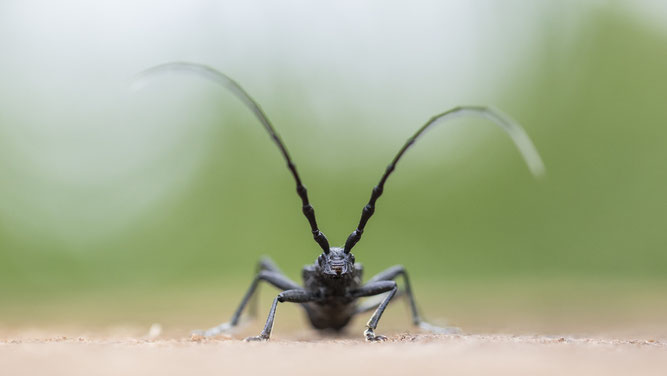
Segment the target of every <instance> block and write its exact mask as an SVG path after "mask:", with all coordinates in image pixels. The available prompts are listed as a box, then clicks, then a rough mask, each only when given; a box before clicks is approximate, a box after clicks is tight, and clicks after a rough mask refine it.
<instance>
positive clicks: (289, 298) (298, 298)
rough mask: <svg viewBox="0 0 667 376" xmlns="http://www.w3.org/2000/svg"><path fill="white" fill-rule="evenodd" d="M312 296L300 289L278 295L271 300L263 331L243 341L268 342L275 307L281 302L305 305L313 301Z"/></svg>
mask: <svg viewBox="0 0 667 376" xmlns="http://www.w3.org/2000/svg"><path fill="white" fill-rule="evenodd" d="M313 298H314V297H313V295H312V294H311V293H310V292H308V291H306V290H304V289H302V288H298V289H293V290H286V291H283V292H281V293H280V294H278V296H276V298H275V299H274V300H273V304H272V305H271V310H269V316H268V317H267V319H266V324H265V325H264V329H263V330H262V332H261V333H260V334H259V335H258V336H254V337H248V338H246V339H245V340H246V341H268V340H269V337H270V336H271V330H272V329H273V320H274V319H275V317H276V307H277V306H278V303H282V302H292V303H307V302H310V301H312V300H313Z"/></svg>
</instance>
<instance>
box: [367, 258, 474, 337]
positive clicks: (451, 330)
mask: <svg viewBox="0 0 667 376" xmlns="http://www.w3.org/2000/svg"><path fill="white" fill-rule="evenodd" d="M399 275H402V276H403V281H405V288H404V291H405V294H406V295H407V297H408V303H409V304H410V311H411V312H412V323H413V324H414V325H416V326H418V327H419V328H421V329H423V330H427V331H429V332H432V333H437V334H456V333H460V332H461V329H459V328H455V327H445V328H441V327H438V326H435V325H432V324H429V323H428V322H426V321H424V320H423V319H422V318H421V315H420V314H419V310H418V309H417V304H416V302H415V296H414V294H413V293H412V288H411V287H410V279H409V278H408V272H407V270H405V267H403V266H402V265H396V266H392V267H391V268H389V269H386V270H385V271H382V272H380V273H378V274H377V275H375V276H374V277H372V278H371V279H370V280H369V281H368V283H369V284H370V283H373V282H377V281H393V280H395V279H396V278H397V277H398V276H399Z"/></svg>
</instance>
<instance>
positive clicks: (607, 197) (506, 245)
mask: <svg viewBox="0 0 667 376" xmlns="http://www.w3.org/2000/svg"><path fill="white" fill-rule="evenodd" d="M543 27H544V30H546V31H545V32H544V38H543V40H542V41H541V43H540V44H539V46H538V50H537V51H534V53H533V55H532V56H530V58H528V59H527V60H526V61H525V63H524V73H525V74H524V76H523V77H522V78H521V79H520V80H516V82H513V83H512V85H511V86H510V88H509V90H507V91H506V93H505V94H504V95H503V98H502V99H500V101H499V103H494V104H496V105H498V107H501V108H502V109H503V110H504V111H506V112H508V113H510V114H511V115H512V116H513V117H514V118H516V119H518V120H519V121H520V122H521V123H522V124H524V126H525V127H526V129H527V131H528V133H529V134H530V135H531V137H532V138H533V140H534V142H535V144H536V146H537V147H538V149H539V150H540V152H541V153H542V157H543V159H544V161H545V164H546V166H547V176H546V179H543V180H541V181H535V180H533V179H532V178H531V176H530V174H529V173H528V171H527V169H526V168H525V166H524V165H523V163H522V161H521V160H520V158H519V155H518V153H517V152H516V151H515V150H514V149H513V146H512V144H511V142H510V141H509V140H508V139H507V138H506V136H505V135H504V134H503V133H502V132H501V131H499V130H498V129H495V128H494V127H493V126H491V125H490V124H486V123H485V122H484V121H478V120H457V121H456V123H452V124H450V125H447V126H444V127H441V128H439V129H435V130H433V131H432V132H429V133H428V135H427V136H426V137H425V138H424V139H423V140H421V141H420V142H419V143H418V144H417V145H416V147H415V148H414V149H412V150H410V151H409V153H408V154H407V155H406V157H405V159H404V160H403V161H401V163H400V165H399V166H398V168H397V170H396V173H395V175H393V176H392V177H391V178H390V180H389V181H388V183H387V186H386V189H385V195H384V196H383V197H382V198H381V199H380V200H379V201H378V206H377V211H376V214H375V216H374V217H373V218H372V219H371V221H370V222H369V225H368V227H367V231H366V233H365V235H364V238H363V240H362V241H361V242H360V243H359V244H358V245H357V247H356V248H355V254H356V255H357V260H359V261H361V262H362V263H364V265H365V266H366V268H367V271H368V272H369V273H372V272H375V271H379V270H380V269H382V268H384V267H387V266H389V265H392V264H397V263H402V264H404V265H406V266H407V267H408V268H409V270H411V271H412V274H413V275H414V276H415V277H416V278H418V280H422V281H425V280H428V281H433V282H435V283H436V284H435V285H436V286H437V282H438V281H445V280H451V279H459V278H460V279H487V278H488V279H503V278H515V277H517V276H525V277H529V278H539V277H541V276H547V275H548V276H554V277H563V278H573V277H575V278H587V277H596V278H598V277H599V278H609V279H617V278H620V279H624V278H625V279H627V278H630V279H644V278H648V279H655V278H664V276H665V271H666V270H667V252H666V246H667V235H666V234H665V231H664V226H665V224H666V223H667V200H665V198H664V196H665V192H667V169H666V168H665V167H664V163H665V161H666V160H667V147H666V146H667V127H665V124H666V122H667V105H666V103H665V99H666V98H667V70H665V67H667V48H666V46H667V34H665V33H661V32H660V31H658V30H655V29H653V28H652V27H650V26H647V25H644V24H643V23H641V22H639V21H638V19H632V20H631V19H629V18H627V17H626V16H625V15H624V14H623V13H622V12H620V11H618V10H617V9H615V8H611V9H604V8H603V9H598V10H597V11H595V12H592V13H591V14H590V15H589V18H588V19H587V20H586V22H585V26H584V27H583V28H581V29H580V30H578V32H577V34H576V36H575V37H574V38H573V41H572V42H571V43H569V44H567V45H566V47H564V46H565V45H564V44H562V43H560V41H561V30H559V29H558V28H556V27H553V26H551V24H549V23H548V22H545V24H544V26H543ZM443 44H446V41H443ZM162 62H163V61H155V63H156V64H157V63H162ZM201 62H204V63H207V62H206V61H201ZM488 64H489V65H492V64H494V61H493V60H489V61H488ZM220 68H223V69H224V67H220ZM395 74H399V75H400V74H409V71H407V72H400V71H397V72H396V73H395ZM387 80H391V77H387ZM330 81H331V82H330V85H331V86H332V87H335V86H336V85H342V84H343V83H341V82H340V81H337V80H336V79H334V78H332V79H331V80H330ZM241 83H242V84H243V82H241ZM273 84H274V85H276V89H275V93H276V95H277V97H276V98H267V97H266V96H264V97H259V96H257V95H255V96H256V97H257V98H256V99H257V100H258V101H259V102H260V103H262V104H263V105H264V107H265V109H266V110H267V113H268V115H269V117H271V118H272V119H273V121H274V122H275V126H276V128H277V129H278V131H279V132H280V133H281V135H282V137H283V139H284V140H285V142H286V143H287V145H288V147H289V148H290V151H291V154H292V156H293V158H294V159H295V161H296V163H297V166H298V167H299V170H300V172H301V174H302V177H303V179H304V182H305V183H306V185H307V186H308V188H309V191H310V197H311V201H312V203H313V205H314V207H315V209H316V213H317V217H318V220H319V222H320V226H321V228H322V230H323V231H324V232H325V234H327V236H328V237H329V239H330V241H331V243H333V244H342V243H343V242H344V240H345V238H346V236H347V235H348V234H349V233H350V232H351V231H352V230H353V229H354V227H355V225H356V222H357V221H358V217H359V215H360V213H361V208H362V207H363V205H364V204H365V201H366V200H367V199H368V197H369V195H370V191H371V188H372V186H373V185H374V184H375V183H376V182H377V180H378V178H379V177H380V175H381V173H382V171H383V169H384V167H385V165H386V164H387V163H388V162H389V161H390V159H391V158H392V157H393V154H394V153H395V152H396V151H398V149H399V148H400V146H401V145H402V143H403V142H404V139H406V138H407V137H408V136H409V135H411V133H412V132H413V131H414V130H416V129H417V128H418V127H419V126H420V125H421V124H422V123H423V122H424V121H425V120H427V118H428V115H430V114H425V117H420V118H414V119H412V120H411V122H410V123H409V124H401V125H400V128H399V130H396V129H393V130H392V131H391V132H388V133H383V134H380V135H378V134H377V133H378V132H383V126H382V124H378V125H377V126H373V127H360V128H359V130H358V131H355V128H354V127H350V126H341V127H340V131H339V130H338V129H337V128H332V129H324V128H323V127H321V126H314V125H313V121H312V119H311V118H309V114H311V112H310V111H312V110H309V109H304V107H303V106H302V105H301V103H302V102H303V99H304V98H302V95H301V94H300V93H299V91H298V88H290V82H281V81H280V80H278V81H277V83H276V82H274V83H273ZM344 84H349V82H344ZM159 87H160V90H170V83H169V81H168V80H167V82H165V83H160V84H159ZM197 87H198V88H201V91H200V93H199V96H198V97H197V98H196V100H201V101H202V102H201V103H202V104H201V106H200V108H199V110H201V112H198V113H190V114H189V115H188V118H187V119H184V121H187V122H191V123H200V124H202V128H197V129H198V130H196V131H197V132H208V134H207V136H206V139H207V140H208V141H207V142H208V144H206V145H201V147H195V148H187V147H183V148H180V149H178V148H176V149H175V150H176V151H175V152H174V153H175V154H174V155H172V156H171V157H170V158H168V159H167V160H162V161H158V162H157V163H155V164H154V166H155V168H156V169H161V170H162V169H164V170H167V171H168V170H169V168H170V166H171V165H173V164H174V163H178V162H177V161H178V160H179V158H180V157H181V155H183V156H185V155H187V154H188V153H194V152H197V150H198V149H203V150H204V152H205V153H206V155H205V158H204V159H203V161H204V162H203V163H202V164H201V165H199V166H198V167H197V168H196V169H195V171H196V174H195V175H194V176H192V177H190V179H191V180H190V181H187V182H184V184H183V185H182V187H183V188H182V189H180V190H179V191H178V192H177V193H174V194H172V195H171V196H169V198H168V200H164V201H162V202H161V203H160V204H159V205H154V206H153V207H152V209H151V210H150V211H149V212H147V214H144V215H143V216H142V217H140V219H139V220H136V221H135V222H134V223H132V225H131V226H129V228H125V229H122V230H120V231H117V232H115V233H114V234H113V236H107V237H104V238H103V240H98V241H93V242H86V243H82V244H83V245H82V244H78V243H77V244H72V243H70V242H68V241H66V239H65V240H63V239H54V238H53V237H48V236H43V235H42V234H40V233H38V232H35V233H34V234H31V236H30V238H29V239H28V240H26V238H25V237H17V236H14V232H15V228H14V227H13V226H14V225H13V224H12V223H11V222H10V221H7V220H5V221H4V222H2V223H0V294H1V295H2V296H5V297H9V296H22V295H25V296H31V295H34V296H39V295H41V294H50V293H54V292H60V291H71V290H74V291H78V290H90V289H98V288H114V289H116V288H117V289H132V288H134V287H135V286H153V287H155V286H163V288H164V289H169V287H170V286H177V285H181V286H182V285H187V284H196V283H202V282H203V281H210V282H211V283H221V281H223V280H226V281H243V283H245V281H247V280H248V278H249V273H250V272H251V271H252V269H253V266H254V262H255V261H256V260H257V258H258V257H259V256H260V255H262V254H269V255H271V256H272V257H273V258H274V259H276V260H277V261H278V263H279V264H280V265H281V266H282V267H283V269H285V270H286V271H287V272H288V274H290V275H291V276H293V277H294V278H298V269H299V268H300V266H301V265H303V264H306V263H310V262H312V261H313V260H314V259H315V257H316V256H317V249H318V247H317V246H316V244H315V243H314V242H313V241H312V239H311V236H310V232H309V229H308V226H307V222H306V220H305V218H303V216H302V215H301V213H300V203H299V200H298V197H297V196H296V194H295V193H294V183H293V181H292V180H291V176H290V175H289V173H288V171H287V169H286V168H285V166H284V162H283V161H282V159H281V158H280V155H279V153H278V151H277V149H276V148H275V146H274V145H273V144H272V143H271V142H270V140H269V138H268V137H267V136H266V134H264V133H263V130H262V129H261V127H260V125H259V124H257V122H256V121H255V120H254V119H253V118H252V117H251V116H250V115H249V114H248V113H247V111H246V110H245V109H244V108H242V107H241V106H240V105H239V104H238V103H237V102H235V101H234V100H233V99H231V98H230V97H229V96H228V95H227V94H226V93H224V92H223V91H222V90H218V89H216V88H211V87H210V86H205V84H199V86H197ZM390 87H391V86H390ZM353 89H354V88H351V89H350V93H349V95H350V96H355V95H356V93H355V91H354V90H353ZM326 90H327V88H322V91H326ZM448 90H451V91H455V90H456V88H450V89H448ZM250 91H251V94H252V90H250ZM202 93H204V94H205V95H204V94H202ZM281 93H287V94H281ZM154 94H155V91H152V90H151V89H148V90H146V91H145V92H142V93H141V94H140V95H139V96H144V97H150V96H151V95H154ZM7 95H8V94H7V93H3V96H7ZM135 95H137V94H135ZM404 95H405V96H406V98H407V97H411V98H413V97H414V96H416V95H419V93H412V92H406V93H404ZM480 98H481V97H480ZM474 99H475V97H474V96H468V97H466V98H465V100H466V101H469V100H474ZM364 100H365V98H364V96H363V95H359V96H358V97H355V98H354V102H356V103H357V106H364ZM170 103H171V102H170ZM170 105H173V104H170ZM346 106H347V103H345V104H344V105H341V107H340V109H339V111H340V114H339V116H338V117H337V119H336V120H337V121H338V122H341V123H344V124H359V123H364V122H368V121H369V119H367V118H365V117H363V118H360V117H356V116H355V109H354V108H348V107H346ZM157 107H158V109H159V104H158V106H157ZM445 109H446V108H436V107H434V108H433V113H436V112H438V111H440V110H445ZM31 110H33V111H39V109H31ZM382 111H385V113H384V114H382V117H380V118H381V119H390V118H391V113H392V112H393V111H399V110H398V109H397V108H392V107H391V106H390V107H387V108H383V109H382ZM388 114H389V115H388ZM378 115H379V116H380V114H378ZM401 120H402V122H403V120H404V118H403V117H401ZM0 121H2V123H3V126H5V127H11V126H12V119H11V118H6V117H2V118H0ZM145 121H150V116H148V115H146V116H145ZM202 129H205V130H202ZM2 142H3V141H0V144H2ZM199 152H201V150H199ZM0 156H1V157H2V158H3V159H5V161H4V162H3V163H2V166H3V170H2V171H0V179H2V180H4V179H6V177H11V176H14V175H12V173H14V172H15V171H12V167H11V166H12V164H11V160H8V159H11V158H12V157H11V154H9V153H8V152H1V151H0ZM10 172H11V173H10ZM144 173H146V172H142V171H139V172H137V174H138V175H137V176H141V175H142V174H144ZM36 181H38V179H36ZM132 184H133V181H132V180H128V181H126V186H125V187H124V189H128V191H129V192H131V191H132ZM61 189H63V188H62V187H55V186H54V187H53V190H54V191H58V190H61ZM47 191H48V190H47ZM82 196H85V192H84V193H82ZM13 199H14V198H13V197H12V196H11V195H7V194H5V195H3V196H2V197H0V202H2V201H4V202H6V203H7V202H9V201H11V200H13ZM35 199H36V200H39V198H35ZM82 199H84V197H82ZM10 207H11V206H10V205H2V206H0V210H3V208H10ZM6 210H9V209H6ZM62 210H67V208H62ZM102 215H103V214H102ZM85 247H92V248H94V250H90V251H86V250H84V249H82V248H85ZM239 285H241V283H239Z"/></svg>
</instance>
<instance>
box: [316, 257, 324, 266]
mask: <svg viewBox="0 0 667 376" xmlns="http://www.w3.org/2000/svg"><path fill="white" fill-rule="evenodd" d="M317 263H318V264H319V265H320V266H322V263H324V260H323V259H322V255H320V256H319V257H318V258H317Z"/></svg>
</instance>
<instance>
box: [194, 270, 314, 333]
mask: <svg viewBox="0 0 667 376" xmlns="http://www.w3.org/2000/svg"><path fill="white" fill-rule="evenodd" d="M270 264H271V265H272V263H270ZM268 265H269V264H267V263H264V262H260V264H259V266H258V269H260V271H259V272H258V273H257V275H256V276H255V278H254V279H253V281H252V283H251V284H250V287H249V288H248V291H247V292H246V294H245V296H244V297H243V299H242V300H241V304H239V306H238V308H237V309H236V311H235V312H234V314H233V315H232V318H231V319H230V320H229V321H228V322H225V323H222V324H220V325H218V326H215V327H213V328H210V329H208V330H204V331H194V332H193V333H194V334H198V335H203V336H205V337H212V336H216V335H218V334H221V333H224V332H226V331H229V330H230V329H232V328H234V327H235V326H237V325H238V323H239V319H240V318H241V314H242V313H243V309H244V308H245V307H246V305H248V302H249V301H250V299H251V298H252V296H253V294H254V293H255V291H256V290H257V287H258V285H259V282H260V281H265V282H268V283H270V284H271V285H273V286H275V287H277V288H279V289H281V290H291V289H301V286H299V285H298V284H297V283H296V282H293V281H292V280H291V279H289V278H287V277H286V276H284V275H283V274H281V273H280V272H279V271H277V269H274V268H275V267H274V268H270V269H269V268H266V266H268ZM267 269H269V270H267ZM271 269H273V270H271Z"/></svg>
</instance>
